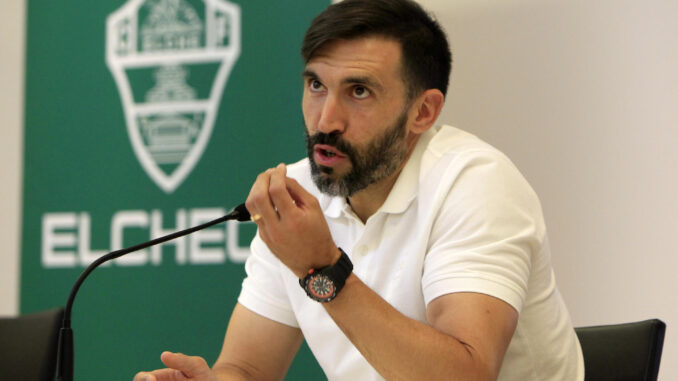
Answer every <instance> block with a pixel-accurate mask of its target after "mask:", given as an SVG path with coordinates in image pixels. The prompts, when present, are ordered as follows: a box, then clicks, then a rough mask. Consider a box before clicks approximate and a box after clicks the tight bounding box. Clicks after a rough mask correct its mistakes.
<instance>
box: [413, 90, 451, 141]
mask: <svg viewBox="0 0 678 381" xmlns="http://www.w3.org/2000/svg"><path fill="white" fill-rule="evenodd" d="M444 104H445V96H444V95H443V93H442V92H441V91H440V90H438V89H428V90H426V91H424V92H423V93H421V94H420V95H419V96H418V97H417V99H416V100H415V101H414V102H413V103H412V109H410V117H411V120H412V123H411V125H410V131H411V132H413V133H415V134H422V133H424V132H426V131H427V130H428V129H429V128H431V126H433V124H434V123H435V121H436V119H438V115H440V111H441V110H442V109H443V105H444Z"/></svg>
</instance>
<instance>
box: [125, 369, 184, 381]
mask: <svg viewBox="0 0 678 381" xmlns="http://www.w3.org/2000/svg"><path fill="white" fill-rule="evenodd" d="M187 380H188V378H186V376H184V374H183V373H182V372H181V371H180V370H176V369H158V370H154V371H152V372H139V373H137V374H136V376H134V381H187Z"/></svg>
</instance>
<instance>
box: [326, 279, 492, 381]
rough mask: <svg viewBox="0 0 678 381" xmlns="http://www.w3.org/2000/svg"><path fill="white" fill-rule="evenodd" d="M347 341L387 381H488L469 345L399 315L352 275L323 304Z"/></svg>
mask: <svg viewBox="0 0 678 381" xmlns="http://www.w3.org/2000/svg"><path fill="white" fill-rule="evenodd" d="M325 308H326V310H327V312H328V313H329V314H330V315H331V316H332V318H333V319H334V321H335V322H336V323H337V325H338V326H339V327H340V328H341V330H342V331H343V332H344V334H345V335H346V336H347V337H348V339H349V340H351V342H352V343H353V344H354V345H355V346H356V348H357V349H358V350H359V351H360V352H361V353H362V354H363V356H364V357H365V358H366V359H367V361H368V362H369V363H370V364H371V365H372V366H373V367H374V368H375V369H376V370H377V371H378V372H379V373H380V374H381V375H382V376H384V377H385V378H386V379H389V380H492V379H494V378H495V377H496V375H495V373H496V372H494V371H493V370H492V367H491V366H489V365H488V364H487V363H486V361H484V360H483V359H482V358H481V356H480V355H479V353H477V352H476V350H475V348H473V347H472V346H470V345H468V344H466V343H463V342H461V341H460V340H458V339H456V338H454V337H453V336H451V335H448V334H446V333H444V332H441V331H439V330H437V329H435V328H433V327H432V326H430V325H428V324H424V323H422V322H419V321H416V320H413V319H410V318H408V317H406V316H405V315H403V314H401V313H400V312H398V311H397V310H396V309H395V308H393V306H391V305H390V304H388V303H387V302H386V301H385V300H384V299H382V298H381V297H380V296H379V295H377V294H376V293H375V292H373V291H372V290H371V289H370V288H369V287H367V286H366V285H365V284H364V283H362V281H360V279H358V278H357V277H356V276H355V275H351V276H350V277H349V278H348V279H347V282H346V286H345V287H344V289H342V291H341V293H340V294H339V295H338V296H337V298H335V299H334V300H333V301H332V302H330V303H327V304H325Z"/></svg>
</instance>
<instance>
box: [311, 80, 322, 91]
mask: <svg viewBox="0 0 678 381" xmlns="http://www.w3.org/2000/svg"><path fill="white" fill-rule="evenodd" d="M308 89H309V90H311V91H312V92H314V93H317V92H320V91H323V89H324V86H323V84H322V83H320V81H318V80H317V79H310V80H309V81H308Z"/></svg>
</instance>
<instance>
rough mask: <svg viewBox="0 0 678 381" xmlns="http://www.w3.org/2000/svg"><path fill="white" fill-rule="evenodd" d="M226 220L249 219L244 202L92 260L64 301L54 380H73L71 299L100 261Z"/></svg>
mask: <svg viewBox="0 0 678 381" xmlns="http://www.w3.org/2000/svg"><path fill="white" fill-rule="evenodd" d="M228 220H238V221H241V222H242V221H249V220H250V213H249V212H248V211H247V208H245V204H240V205H238V206H237V207H235V209H233V211H232V212H231V213H229V214H227V215H225V216H223V217H220V218H217V219H216V220H212V221H209V222H206V223H204V224H202V225H198V226H194V227H192V228H188V229H186V230H181V231H178V232H174V233H172V234H168V235H166V236H162V237H159V238H156V239H153V240H150V241H148V242H144V243H140V244H138V245H135V246H131V247H128V248H125V249H120V250H115V251H112V252H110V253H108V254H106V255H103V256H101V257H99V258H98V259H97V260H95V261H94V262H92V263H91V264H90V265H89V266H87V268H86V269H85V271H83V272H82V274H80V277H79V278H78V280H77V281H76V282H75V284H74V285H73V288H72V289H71V294H70V295H69V296H68V302H67V303H66V309H65V310H64V320H63V323H62V324H61V329H60V330H59V346H58V349H57V364H56V366H57V367H56V380H57V381H73V330H72V329H71V310H72V309H73V301H74V300H75V295H76V294H77V293H78V290H79V289H80V286H81V285H82V282H84V281H85V278H87V276H88V275H89V274H90V273H91V272H92V271H93V270H94V269H95V268H97V267H98V266H99V265H101V264H102V263H105V262H108V261H110V260H111V259H115V258H118V257H121V256H123V255H125V254H129V253H131V252H133V251H137V250H141V249H145V248H147V247H150V246H154V245H158V244H161V243H164V242H167V241H171V240H173V239H175V238H179V237H183V236H185V235H188V234H191V233H194V232H196V231H198V230H202V229H205V228H208V227H210V226H213V225H216V224H219V223H221V222H224V221H228Z"/></svg>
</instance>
